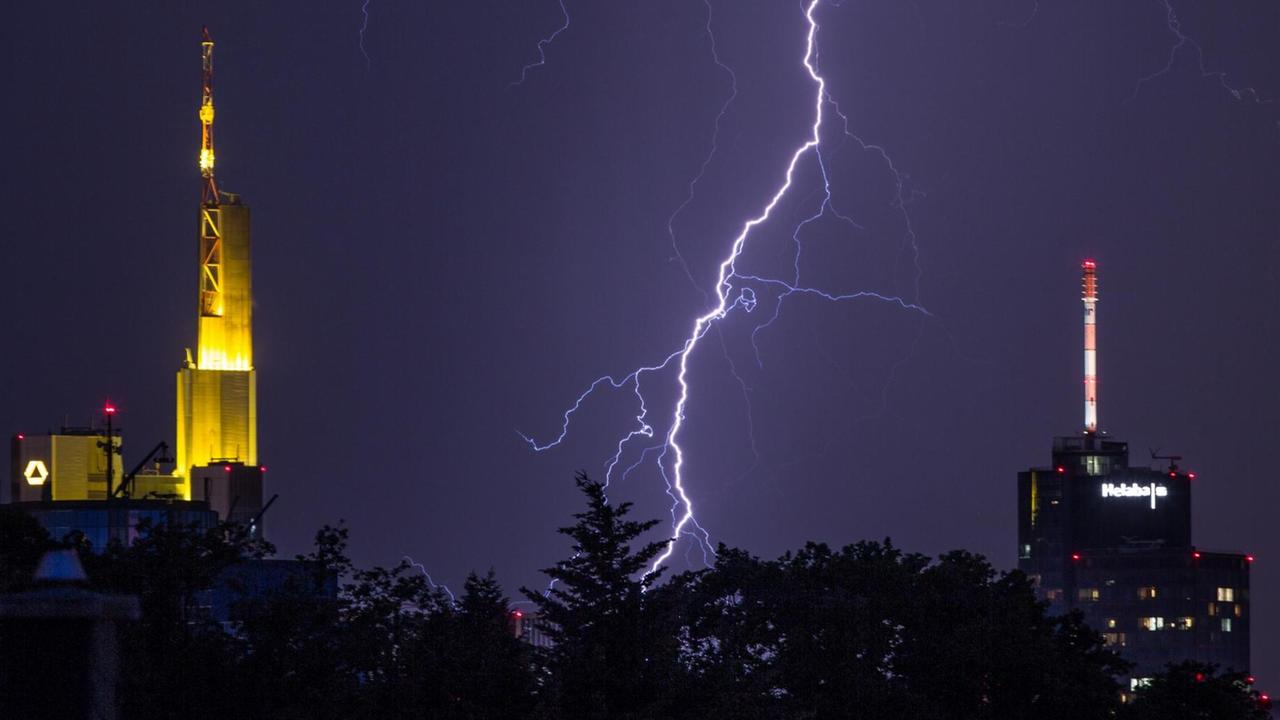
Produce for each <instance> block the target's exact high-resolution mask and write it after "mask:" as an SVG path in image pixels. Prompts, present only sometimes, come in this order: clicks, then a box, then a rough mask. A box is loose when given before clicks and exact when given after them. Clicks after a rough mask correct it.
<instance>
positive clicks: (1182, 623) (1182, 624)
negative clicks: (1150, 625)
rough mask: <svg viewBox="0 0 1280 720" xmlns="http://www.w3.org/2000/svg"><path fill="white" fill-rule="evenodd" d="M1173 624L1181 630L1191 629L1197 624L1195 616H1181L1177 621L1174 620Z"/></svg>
mask: <svg viewBox="0 0 1280 720" xmlns="http://www.w3.org/2000/svg"><path fill="white" fill-rule="evenodd" d="M1173 626H1174V627H1176V628H1178V629H1179V630H1190V629H1191V628H1192V627H1194V626H1195V618H1193V617H1180V618H1178V619H1177V620H1176V621H1174V625H1173Z"/></svg>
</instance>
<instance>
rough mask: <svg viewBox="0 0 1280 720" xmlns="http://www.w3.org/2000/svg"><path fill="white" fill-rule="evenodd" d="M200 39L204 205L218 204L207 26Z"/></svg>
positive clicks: (201, 170)
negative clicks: (214, 174)
mask: <svg viewBox="0 0 1280 720" xmlns="http://www.w3.org/2000/svg"><path fill="white" fill-rule="evenodd" d="M201 33H202V36H203V39H202V40H201V41H200V60H201V71H200V85H201V95H202V97H201V100H200V177H201V178H202V179H203V181H204V189H203V191H202V192H201V193H200V201H201V204H203V205H204V206H205V207H217V206H218V183H217V181H216V180H214V178H213V38H211V37H209V28H208V27H205V28H202V29H201Z"/></svg>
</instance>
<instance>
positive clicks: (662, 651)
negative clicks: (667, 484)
mask: <svg viewBox="0 0 1280 720" xmlns="http://www.w3.org/2000/svg"><path fill="white" fill-rule="evenodd" d="M575 481H576V483H577V485H578V489H579V490H581V491H582V493H583V495H585V496H586V500H587V509H586V511H584V512H580V513H576V514H575V515H574V516H573V517H574V518H575V519H576V520H577V522H576V523H574V524H573V525H571V526H569V527H564V528H561V529H560V531H559V532H560V533H561V534H564V535H567V536H569V537H570V538H571V539H572V540H573V546H572V552H573V555H572V556H571V557H570V558H568V559H567V560H561V561H560V562H557V563H556V564H555V566H554V567H550V568H547V569H545V570H543V573H545V574H546V575H547V576H548V577H550V578H551V580H552V587H551V589H550V590H549V591H548V592H547V593H545V594H544V593H541V592H535V591H533V590H530V589H528V588H522V591H523V592H524V594H525V596H526V597H528V598H529V600H530V601H531V602H532V603H533V604H534V605H535V606H536V607H537V612H538V617H539V621H540V622H541V623H543V624H544V628H545V631H546V633H547V635H548V636H549V637H550V638H551V640H552V642H553V645H552V647H551V648H550V649H549V650H548V651H547V652H546V653H545V657H544V661H545V668H546V673H547V674H546V677H545V682H544V684H543V688H542V698H543V705H544V709H549V710H550V711H552V713H553V714H554V715H555V716H556V717H562V718H627V717H645V716H646V714H647V713H650V712H651V711H652V710H653V707H654V705H655V703H656V702H658V699H660V698H663V697H665V693H664V692H663V689H664V687H663V685H664V683H663V679H664V678H665V676H666V675H667V674H668V673H669V671H670V668H671V667H673V666H674V665H675V662H676V658H675V656H674V643H672V642H671V634H670V633H669V632H668V633H665V635H666V636H665V637H662V636H663V635H664V632H663V629H662V628H661V627H659V626H658V624H657V622H656V617H655V616H654V613H653V612H652V611H651V609H652V604H651V603H649V602H646V598H645V595H646V591H647V590H648V589H649V588H651V587H652V586H653V583H654V581H655V580H656V579H657V574H656V573H648V572H646V571H647V569H648V567H649V564H650V563H651V562H652V561H653V559H654V558H656V557H657V556H658V554H659V553H661V552H662V551H663V549H664V548H665V547H666V545H667V542H666V541H662V542H652V543H646V544H643V545H640V546H639V547H638V548H633V547H632V544H633V543H634V542H635V541H636V540H637V539H638V538H639V537H640V536H641V535H642V534H644V533H645V532H646V531H648V530H650V529H652V528H653V526H654V525H656V524H657V522H658V521H657V520H649V521H635V520H628V519H626V516H627V514H628V513H629V512H630V510H631V503H620V504H616V505H615V504H611V503H610V502H609V500H608V498H607V497H606V496H605V491H604V486H603V485H601V484H600V483H598V482H596V481H594V480H591V479H590V478H589V477H587V475H586V474H585V473H578V475H577V477H576V478H575Z"/></svg>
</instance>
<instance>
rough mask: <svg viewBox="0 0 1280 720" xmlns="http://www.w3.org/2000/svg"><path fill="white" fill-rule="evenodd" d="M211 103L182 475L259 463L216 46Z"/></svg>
mask: <svg viewBox="0 0 1280 720" xmlns="http://www.w3.org/2000/svg"><path fill="white" fill-rule="evenodd" d="M201 58H202V62H203V72H202V78H203V98H202V101H201V105H200V126H201V145H200V156H199V165H200V175H201V181H202V187H203V190H202V192H201V202H200V209H199V214H198V227H199V245H198V251H199V255H198V259H199V271H198V275H197V278H198V280H197V283H198V284H197V287H198V293H197V302H196V313H197V322H198V327H197V340H196V351H195V353H194V354H193V353H192V352H191V350H190V349H188V350H187V355H186V361H185V362H184V363H183V366H182V368H181V369H180V370H179V371H178V408H177V411H178V412H177V420H178V426H177V457H176V459H177V467H176V469H175V472H176V473H178V474H179V475H181V476H183V477H184V478H187V480H186V481H185V482H184V483H183V494H184V496H185V497H186V498H187V499H191V490H192V488H191V482H190V477H191V469H192V468H193V467H200V466H206V465H209V464H211V463H216V462H222V461H239V462H242V463H244V464H245V465H250V466H253V465H256V464H257V463H258V409H257V408H258V391H257V377H256V375H255V373H254V369H253V332H252V313H253V285H252V281H251V275H252V273H251V262H250V243H249V208H248V207H247V206H245V205H243V204H241V203H240V200H239V198H238V197H236V196H235V195H231V194H228V193H220V192H219V190H218V186H217V183H216V181H215V180H214V172H213V168H214V152H213V41H212V40H211V39H210V38H209V31H208V29H206V30H205V31H204V39H203V42H202V43H201Z"/></svg>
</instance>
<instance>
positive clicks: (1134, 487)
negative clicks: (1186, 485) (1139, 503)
mask: <svg viewBox="0 0 1280 720" xmlns="http://www.w3.org/2000/svg"><path fill="white" fill-rule="evenodd" d="M1168 496H1169V488H1168V487H1165V486H1164V485H1157V484H1155V483H1151V484H1150V485H1139V484H1138V483H1129V484H1127V485H1126V484H1125V483H1120V484H1118V485H1117V484H1115V483H1102V497H1104V498H1151V509H1152V510H1155V509H1156V498H1162V497H1168Z"/></svg>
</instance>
